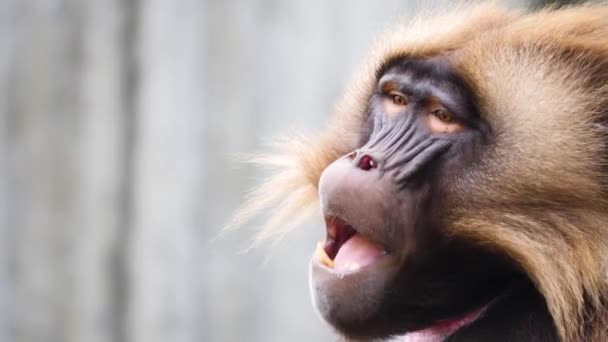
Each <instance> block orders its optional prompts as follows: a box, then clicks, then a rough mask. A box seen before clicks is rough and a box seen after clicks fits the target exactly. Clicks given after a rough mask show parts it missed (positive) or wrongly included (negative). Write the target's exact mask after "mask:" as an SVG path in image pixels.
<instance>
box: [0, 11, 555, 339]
mask: <svg viewBox="0 0 608 342" xmlns="http://www.w3.org/2000/svg"><path fill="white" fill-rule="evenodd" d="M542 2H546V1H526V0H520V1H511V4H512V5H513V6H520V7H526V6H538V5H541V3H542ZM561 2H563V1H561ZM433 3H434V4H435V5H438V6H450V4H451V2H450V1H433ZM426 6H429V2H428V1H423V0H421V1H405V0H400V1H397V0H387V1H363V0H357V1H354V0H332V1H323V0H316V1H312V0H292V1H279V0H249V1H246V0H242V1H237V0H216V1H214V0H207V1H201V0H165V1H161V0H108V1H101V0H100V1H84V0H80V1H77V0H65V1H62V0H38V1H35V0H0V341H16V342H21V341H23V342H30V341H32V342H38V341H40V342H47V341H48V342H64V341H65V342H75V341H78V342H80V341H83V342H105V341H116V342H128V341H129V342H130V341H132V342H157V341H158V342H167V341H171V342H186V341H249V342H255V341H331V340H335V337H334V336H333V335H332V334H331V331H330V329H329V328H328V327H326V326H325V325H324V324H323V323H322V322H321V321H320V320H319V319H318V318H317V316H316V314H315V313H314V311H313V308H312V305H311V304H310V299H309V295H308V281H307V262H308V258H309V256H310V255H311V253H312V251H313V248H314V246H315V242H316V241H317V240H318V239H321V238H322V237H323V228H322V224H321V222H320V220H318V219H317V220H315V219H312V220H311V221H309V223H308V224H306V225H304V226H302V227H301V228H300V229H298V230H297V231H295V232H294V233H292V234H290V235H288V236H287V237H286V238H285V239H284V240H283V241H282V242H281V243H279V244H277V245H275V246H268V247H264V248H260V249H256V250H253V251H250V252H248V253H242V250H244V249H245V248H246V247H247V246H248V245H249V243H250V241H251V238H252V237H253V234H254V231H255V226H256V223H259V222H252V223H250V224H248V225H247V226H245V227H243V228H242V229H241V230H239V231H237V232H233V233H230V234H227V235H226V236H224V237H223V238H221V239H216V240H214V239H213V238H214V237H215V236H216V235H217V234H218V231H219V229H220V228H221V226H222V225H223V224H225V223H226V222H227V221H228V219H229V217H230V215H231V213H233V212H234V210H235V209H236V208H237V207H238V204H239V202H240V200H241V198H242V195H243V194H244V193H245V191H246V190H247V189H248V188H250V187H251V186H253V185H254V184H255V183H256V181H257V180H259V179H261V178H262V177H264V173H262V172H259V171H256V170H254V169H252V168H251V167H250V166H247V165H243V164H240V163H238V162H237V161H236V160H237V159H238V158H236V157H237V156H238V154H240V153H251V152H256V151H258V152H259V151H262V150H264V149H265V147H264V144H263V143H264V141H267V140H269V139H270V138H271V137H272V136H275V135H276V134H277V133H279V132H282V131H285V130H286V129H289V128H292V127H297V128H298V129H300V130H303V131H304V132H314V131H315V130H318V129H320V128H321V127H322V125H323V123H324V121H325V120H326V118H327V116H328V113H329V112H330V110H331V106H332V103H333V102H334V101H335V100H336V99H337V98H338V97H339V95H340V92H341V89H342V88H343V86H344V82H345V81H346V79H347V78H348V75H349V74H350V72H351V71H352V70H353V68H354V67H355V65H356V63H357V62H358V61H360V60H361V59H362V58H363V56H364V54H365V51H366V48H367V46H368V45H369V43H370V42H371V40H372V38H373V36H374V35H375V34H377V33H378V32H380V31H381V30H382V29H383V28H384V27H385V25H387V23H389V22H391V21H392V20H394V19H395V18H397V17H398V16H400V15H403V14H408V13H413V12H415V11H416V9H420V8H424V7H426Z"/></svg>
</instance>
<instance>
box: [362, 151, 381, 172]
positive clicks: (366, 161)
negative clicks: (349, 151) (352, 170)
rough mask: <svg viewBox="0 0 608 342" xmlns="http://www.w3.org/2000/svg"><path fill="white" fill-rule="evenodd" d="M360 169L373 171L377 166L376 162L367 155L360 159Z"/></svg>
mask: <svg viewBox="0 0 608 342" xmlns="http://www.w3.org/2000/svg"><path fill="white" fill-rule="evenodd" d="M358 166H359V168H360V169H361V170H364V171H368V170H371V169H373V168H375V167H376V166H377V164H376V161H375V160H374V158H372V157H371V156H370V155H369V154H366V155H364V156H362V157H361V159H359V165H358Z"/></svg>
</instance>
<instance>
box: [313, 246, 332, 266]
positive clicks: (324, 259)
mask: <svg viewBox="0 0 608 342" xmlns="http://www.w3.org/2000/svg"><path fill="white" fill-rule="evenodd" d="M316 253H317V257H318V258H319V262H321V263H322V264H323V265H325V266H327V267H329V268H334V261H333V260H331V259H330V258H329V256H328V255H327V253H325V248H323V242H318V243H317V252H316Z"/></svg>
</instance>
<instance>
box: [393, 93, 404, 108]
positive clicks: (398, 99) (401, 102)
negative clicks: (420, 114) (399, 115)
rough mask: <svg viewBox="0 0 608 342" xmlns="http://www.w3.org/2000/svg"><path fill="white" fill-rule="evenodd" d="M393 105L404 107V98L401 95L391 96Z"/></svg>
mask: <svg viewBox="0 0 608 342" xmlns="http://www.w3.org/2000/svg"><path fill="white" fill-rule="evenodd" d="M393 103H395V104H396V105H399V106H405V105H406V101H405V98H404V97H403V96H401V95H394V96H393Z"/></svg>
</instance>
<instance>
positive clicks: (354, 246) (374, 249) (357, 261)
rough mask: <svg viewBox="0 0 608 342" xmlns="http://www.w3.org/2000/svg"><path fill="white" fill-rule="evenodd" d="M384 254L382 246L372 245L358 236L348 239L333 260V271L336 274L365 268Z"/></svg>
mask: <svg viewBox="0 0 608 342" xmlns="http://www.w3.org/2000/svg"><path fill="white" fill-rule="evenodd" d="M382 254H384V248H382V246H380V245H378V244H376V243H373V242H371V241H369V240H367V239H366V238H364V237H363V236H361V235H359V234H355V235H354V236H353V237H351V238H350V239H348V241H346V242H345V243H344V244H343V245H342V247H340V250H339V251H338V254H337V255H336V257H335V258H334V270H336V271H338V272H354V271H357V270H358V269H360V268H361V267H364V266H367V265H369V264H371V263H372V262H374V260H375V259H376V258H377V257H378V256H380V255H382Z"/></svg>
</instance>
